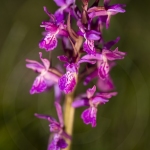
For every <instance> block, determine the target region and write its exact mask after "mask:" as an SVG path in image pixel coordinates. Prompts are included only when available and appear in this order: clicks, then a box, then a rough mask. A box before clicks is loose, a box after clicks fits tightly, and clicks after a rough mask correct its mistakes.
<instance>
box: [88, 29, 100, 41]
mask: <svg viewBox="0 0 150 150" xmlns="http://www.w3.org/2000/svg"><path fill="white" fill-rule="evenodd" d="M86 38H87V39H88V40H99V39H100V32H97V31H95V30H90V31H87V32H86Z"/></svg>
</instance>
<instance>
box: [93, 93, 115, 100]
mask: <svg viewBox="0 0 150 150" xmlns="http://www.w3.org/2000/svg"><path fill="white" fill-rule="evenodd" d="M96 95H97V96H100V97H102V98H104V99H109V98H111V97H112V96H116V95H117V92H110V93H98V94H96Z"/></svg>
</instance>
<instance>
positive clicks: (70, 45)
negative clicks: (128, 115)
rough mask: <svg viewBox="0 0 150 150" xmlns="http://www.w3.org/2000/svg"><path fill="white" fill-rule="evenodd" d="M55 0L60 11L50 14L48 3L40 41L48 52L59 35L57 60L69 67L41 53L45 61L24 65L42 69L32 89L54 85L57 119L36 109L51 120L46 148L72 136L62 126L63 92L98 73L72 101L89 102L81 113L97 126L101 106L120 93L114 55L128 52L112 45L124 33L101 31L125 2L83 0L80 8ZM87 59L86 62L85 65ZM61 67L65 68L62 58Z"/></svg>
mask: <svg viewBox="0 0 150 150" xmlns="http://www.w3.org/2000/svg"><path fill="white" fill-rule="evenodd" d="M54 2H55V3H56V5H57V6H58V7H59V8H58V10H57V11H56V12H54V13H51V12H49V11H48V10H47V8H46V7H44V11H45V13H46V14H47V15H48V17H49V19H48V21H44V22H42V23H41V25H40V26H41V27H44V28H45V32H44V33H43V35H44V37H43V39H42V40H41V41H40V42H39V48H41V49H44V50H45V51H46V52H50V51H53V50H55V48H56V47H57V45H58V38H59V39H61V40H62V50H63V52H64V55H61V56H57V59H58V61H60V62H63V63H64V65H63V67H64V70H66V71H64V70H63V71H62V69H57V68H56V66H52V64H50V62H51V60H50V61H49V60H48V59H44V58H42V53H41V52H39V56H40V60H41V61H42V63H43V64H41V63H39V62H37V61H34V60H29V59H26V62H27V64H26V67H27V68H29V69H32V70H33V71H35V72H37V73H38V74H39V75H38V76H37V77H36V79H35V80H34V82H33V85H32V87H31V89H30V94H35V93H41V92H45V91H49V90H50V89H51V88H52V87H54V93H55V99H56V100H55V107H56V111H57V114H58V118H59V122H57V121H56V120H55V119H54V118H53V117H51V116H47V115H40V114H35V116H36V117H38V118H41V119H46V120H48V121H49V124H50V125H49V127H50V132H52V133H54V134H53V139H52V140H51V143H50V144H49V146H48V150H60V149H63V148H66V147H67V143H66V141H65V139H66V138H67V139H71V138H70V136H69V135H68V134H67V133H66V132H65V130H64V129H65V128H64V121H63V115H62V109H61V105H60V99H61V96H62V95H63V94H69V93H72V92H73V91H74V90H75V88H76V86H77V83H78V82H79V81H80V82H83V85H87V84H88V83H89V82H91V81H92V80H93V79H94V78H96V79H97V84H96V85H93V87H92V88H88V89H87V91H86V93H83V94H81V95H79V96H77V97H76V98H75V99H74V101H73V102H72V107H74V108H77V107H81V106H87V107H88V108H87V109H85V110H84V111H83V113H82V114H81V118H82V120H83V122H84V123H85V124H91V126H92V127H95V126H96V117H97V111H98V105H102V104H105V103H106V102H108V101H109V99H110V98H111V97H112V96H116V95H117V92H113V90H114V89H115V86H114V83H113V80H112V78H111V76H110V70H111V69H112V68H113V67H114V66H115V64H116V63H115V62H114V61H115V60H119V59H123V58H124V57H125V55H126V53H125V52H121V51H119V50H118V48H115V49H114V50H112V46H114V45H115V44H116V43H117V42H118V41H119V40H120V37H117V38H116V39H115V40H112V41H109V42H105V40H104V38H103V34H102V29H103V28H105V27H106V29H108V28H109V25H110V18H111V17H112V16H113V15H116V14H117V13H124V12H125V9H124V7H125V5H122V4H114V5H109V3H110V0H104V5H103V6H99V0H95V2H94V3H93V4H92V5H91V6H89V2H88V0H82V10H80V9H79V8H78V6H77V5H76V4H75V0H54ZM73 20H75V21H76V26H77V28H78V29H77V30H74V29H73V28H72V26H71V22H72V21H73ZM83 63H84V64H85V65H82V64H83ZM81 65H82V67H81ZM60 66H61V68H62V63H60ZM96 86H97V88H96ZM96 89H97V92H96ZM64 111H65V110H64Z"/></svg>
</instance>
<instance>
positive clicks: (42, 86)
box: [30, 75, 47, 94]
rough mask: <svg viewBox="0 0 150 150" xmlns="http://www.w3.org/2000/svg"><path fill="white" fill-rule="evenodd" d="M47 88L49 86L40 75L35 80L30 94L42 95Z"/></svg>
mask: <svg viewBox="0 0 150 150" xmlns="http://www.w3.org/2000/svg"><path fill="white" fill-rule="evenodd" d="M46 88H47V84H46V82H45V80H44V78H43V76H41V75H39V76H37V77H36V78H35V80H34V82H33V85H32V88H31V90H30V94H34V93H41V92H43V91H45V90H46Z"/></svg>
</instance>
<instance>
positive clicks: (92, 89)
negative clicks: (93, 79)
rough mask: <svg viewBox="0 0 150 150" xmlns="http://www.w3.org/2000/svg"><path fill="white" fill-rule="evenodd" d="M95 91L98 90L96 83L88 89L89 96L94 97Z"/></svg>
mask: <svg viewBox="0 0 150 150" xmlns="http://www.w3.org/2000/svg"><path fill="white" fill-rule="evenodd" d="M95 91H96V86H95V85H94V86H93V87H92V88H89V89H88V90H87V91H86V94H87V98H88V99H90V98H91V97H93V95H94V93H95Z"/></svg>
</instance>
